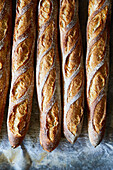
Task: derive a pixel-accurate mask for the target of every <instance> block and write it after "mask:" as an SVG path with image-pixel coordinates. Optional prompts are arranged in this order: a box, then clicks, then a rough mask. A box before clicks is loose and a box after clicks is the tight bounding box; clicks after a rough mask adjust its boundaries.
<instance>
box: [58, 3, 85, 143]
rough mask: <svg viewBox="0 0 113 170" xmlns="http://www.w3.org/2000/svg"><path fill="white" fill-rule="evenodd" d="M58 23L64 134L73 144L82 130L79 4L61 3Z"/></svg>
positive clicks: (81, 55) (81, 57)
mask: <svg viewBox="0 0 113 170" xmlns="http://www.w3.org/2000/svg"><path fill="white" fill-rule="evenodd" d="M59 24H60V34H61V49H62V59H63V70H62V72H63V80H64V87H63V88H64V134H65V136H66V138H67V139H68V140H69V141H70V142H71V143H73V142H74V141H75V140H76V138H77V136H79V134H80V131H81V127H82V120H83V98H84V96H83V86H84V78H83V77H84V71H83V54H82V42H81V34H80V26H79V19H78V1H75V0H73V1H69V0H61V3H60V22H59ZM77 103H79V105H77ZM78 125H80V127H78Z"/></svg>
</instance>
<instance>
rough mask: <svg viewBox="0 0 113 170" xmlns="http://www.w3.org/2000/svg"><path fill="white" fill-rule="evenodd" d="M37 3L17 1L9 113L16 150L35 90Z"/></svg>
mask: <svg viewBox="0 0 113 170" xmlns="http://www.w3.org/2000/svg"><path fill="white" fill-rule="evenodd" d="M36 4H37V2H36V1H35V0H25V1H23V0H18V1H17V4H16V20H15V29H14V37H13V49H12V81H11V90H10V102H9V110H8V122H7V123H8V136H9V140H10V143H11V145H12V146H13V147H17V146H18V145H20V143H21V142H22V139H23V138H24V136H25V134H26V132H27V129H28V126H29V122H30V115H31V109H32V97H33V89H34V67H33V60H34V59H33V58H34V47H35V35H36V24H35V12H36Z"/></svg>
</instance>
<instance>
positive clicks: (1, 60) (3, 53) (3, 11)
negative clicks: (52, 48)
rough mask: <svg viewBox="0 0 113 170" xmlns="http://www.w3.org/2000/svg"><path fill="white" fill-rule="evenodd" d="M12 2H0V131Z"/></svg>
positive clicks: (7, 79) (9, 48)
mask: <svg viewBox="0 0 113 170" xmlns="http://www.w3.org/2000/svg"><path fill="white" fill-rule="evenodd" d="M11 10H12V2H8V0H0V130H1V126H2V121H3V115H4V108H5V103H6V97H7V92H8V87H9V76H10V52H11V33H12V32H11V30H12V28H11V26H12V24H11V23H12V11H11Z"/></svg>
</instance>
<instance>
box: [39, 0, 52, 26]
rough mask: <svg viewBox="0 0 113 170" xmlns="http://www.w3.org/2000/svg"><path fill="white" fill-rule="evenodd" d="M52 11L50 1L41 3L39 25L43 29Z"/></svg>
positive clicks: (45, 0)
mask: <svg viewBox="0 0 113 170" xmlns="http://www.w3.org/2000/svg"><path fill="white" fill-rule="evenodd" d="M51 11H52V3H51V1H50V0H42V1H41V3H40V11H39V19H38V25H39V27H41V26H42V25H44V24H45V23H46V22H47V21H48V20H49V18H50V15H51Z"/></svg>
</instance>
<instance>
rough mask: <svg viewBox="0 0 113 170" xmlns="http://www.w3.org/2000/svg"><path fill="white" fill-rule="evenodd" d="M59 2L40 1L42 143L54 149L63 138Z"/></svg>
mask: <svg viewBox="0 0 113 170" xmlns="http://www.w3.org/2000/svg"><path fill="white" fill-rule="evenodd" d="M57 5H58V4H57V1H56V0H55V1H53V0H40V1H39V8H38V39H37V66H36V81H37V96H38V103H39V108H40V112H41V113H40V143H41V145H42V147H43V148H44V149H45V150H47V151H52V150H53V149H54V148H55V147H56V146H57V145H58V142H59V140H60V133H61V132H60V131H61V122H60V121H61V113H60V112H61V96H60V66H59V59H58V57H59V56H58V49H57V48H58V47H57V23H56V22H57V13H58V8H57Z"/></svg>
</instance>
